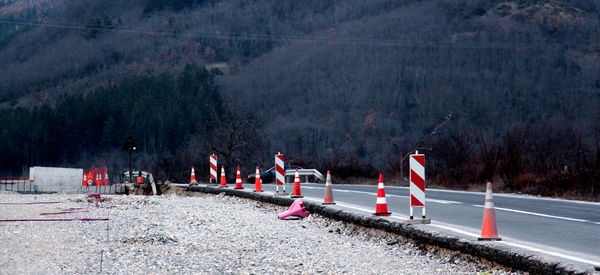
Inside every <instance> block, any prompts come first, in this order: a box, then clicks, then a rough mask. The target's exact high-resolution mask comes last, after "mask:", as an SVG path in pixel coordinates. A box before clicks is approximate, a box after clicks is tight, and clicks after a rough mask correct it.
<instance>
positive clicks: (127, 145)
mask: <svg viewBox="0 0 600 275" xmlns="http://www.w3.org/2000/svg"><path fill="white" fill-rule="evenodd" d="M123 148H124V149H125V150H128V151H129V183H132V182H133V181H132V179H131V174H132V173H133V171H131V152H133V151H134V150H135V143H133V139H131V136H130V137H128V138H127V141H126V142H125V145H124V146H123Z"/></svg>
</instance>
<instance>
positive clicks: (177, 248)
mask: <svg viewBox="0 0 600 275" xmlns="http://www.w3.org/2000/svg"><path fill="white" fill-rule="evenodd" d="M103 198H105V199H106V201H104V202H102V203H100V205H99V207H96V206H95V205H94V203H89V202H87V200H86V198H85V195H56V194H52V195H19V194H9V193H2V194H0V219H2V220H7V219H57V218H60V219H71V218H72V219H76V218H109V221H23V222H0V236H2V237H1V239H0V253H2V257H0V273H2V274H15V273H19V274H21V273H37V274H48V273H51V274H57V273H58V274H65V273H85V274H89V273H99V272H100V269H102V273H118V274H147V273H151V274H156V273H158V274H167V273H169V274H170V273H188V274H189V273H209V274H215V273H216V274H222V273H234V274H250V273H254V274H265V273H266V274H274V273H277V274H280V273H284V274H288V273H294V274H297V273H308V274H313V273H326V274H341V273H350V274H366V273H368V274H406V273H421V274H440V273H478V272H487V271H490V270H493V272H494V273H496V274H498V273H507V272H509V270H506V269H501V268H499V267H497V266H493V265H490V264H489V263H482V262H481V261H480V260H479V259H476V258H473V257H470V256H465V255H460V254H458V253H455V252H451V251H439V250H438V249H436V248H430V247H417V246H415V245H414V244H412V243H410V242H407V241H406V240H404V239H402V238H401V237H398V236H395V235H390V234H386V233H384V232H381V231H378V230H372V229H366V228H362V227H358V226H354V225H346V224H344V223H341V222H338V221H334V220H330V219H326V218H323V217H320V216H318V215H311V216H309V217H308V218H306V219H301V220H279V219H277V214H278V213H280V212H283V211H284V210H285V208H283V207H279V206H273V205H268V204H264V203H261V202H256V201H250V200H244V199H239V198H235V197H225V196H222V195H217V196H213V195H199V194H196V195H195V196H176V195H165V196H158V197H144V196H103ZM31 202H59V203H51V204H15V203H31ZM81 208H83V209H81ZM69 209H71V212H70V213H69V211H66V210H69ZM62 212H67V213H62ZM41 213H46V214H45V215H40V214H41ZM47 213H51V214H47ZM52 213H61V214H52Z"/></svg>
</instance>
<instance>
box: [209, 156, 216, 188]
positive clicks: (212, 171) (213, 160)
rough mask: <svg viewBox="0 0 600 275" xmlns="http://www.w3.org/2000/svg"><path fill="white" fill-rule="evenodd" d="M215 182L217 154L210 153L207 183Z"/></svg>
mask: <svg viewBox="0 0 600 275" xmlns="http://www.w3.org/2000/svg"><path fill="white" fill-rule="evenodd" d="M213 181H214V183H215V184H216V183H217V156H216V155H215V154H212V155H210V179H209V180H208V183H213Z"/></svg>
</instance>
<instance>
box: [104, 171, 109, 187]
mask: <svg viewBox="0 0 600 275" xmlns="http://www.w3.org/2000/svg"><path fill="white" fill-rule="evenodd" d="M104 185H110V184H109V182H108V171H105V172H104Z"/></svg>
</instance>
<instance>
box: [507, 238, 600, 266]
mask: <svg viewBox="0 0 600 275" xmlns="http://www.w3.org/2000/svg"><path fill="white" fill-rule="evenodd" d="M502 243H504V244H507V245H509V246H514V247H518V248H522V249H526V250H530V251H534V252H538V253H542V254H547V255H551V256H555V257H559V258H563V259H568V260H571V261H576V262H580V263H586V264H590V265H594V266H600V262H596V261H593V260H588V259H583V258H579V257H575V256H571V255H567V254H564V253H560V252H554V251H548V250H547V249H540V248H535V247H532V246H529V245H523V244H518V243H513V242H502Z"/></svg>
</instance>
